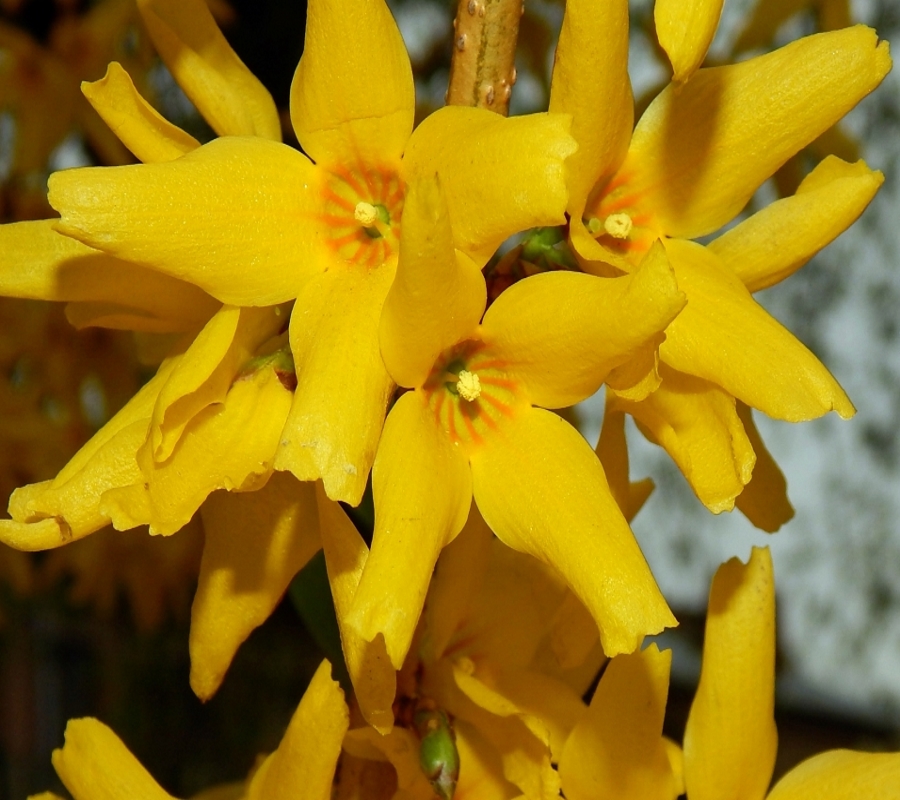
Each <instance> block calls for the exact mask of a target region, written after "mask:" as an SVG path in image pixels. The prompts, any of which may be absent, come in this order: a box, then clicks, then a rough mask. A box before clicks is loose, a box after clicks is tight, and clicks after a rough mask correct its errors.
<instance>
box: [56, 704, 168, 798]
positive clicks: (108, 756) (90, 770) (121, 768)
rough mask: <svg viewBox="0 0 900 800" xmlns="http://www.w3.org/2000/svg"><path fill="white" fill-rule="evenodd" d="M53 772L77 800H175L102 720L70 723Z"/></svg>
mask: <svg viewBox="0 0 900 800" xmlns="http://www.w3.org/2000/svg"><path fill="white" fill-rule="evenodd" d="M53 768H54V769H55V770H56V774H57V775H59V777H60V780H62V782H63V784H64V785H65V787H66V789H68V790H69V792H71V794H72V797H73V798H75V800H131V799H132V798H135V797H140V798H142V800H175V798H173V797H172V795H170V794H169V793H168V792H165V791H163V790H162V789H161V788H160V786H159V784H158V783H157V782H156V781H155V780H153V778H152V777H151V775H150V773H149V772H147V770H146V769H144V767H143V766H142V765H141V763H140V762H139V761H138V760H137V759H136V758H135V757H134V756H133V755H132V754H131V752H130V751H129V750H128V748H127V747H126V746H125V745H124V744H123V743H122V740H121V739H120V738H119V737H118V736H116V734H115V733H113V732H112V731H111V730H110V729H109V728H107V727H106V725H104V724H103V723H102V722H100V721H99V720H96V719H93V718H91V717H85V718H84V719H72V720H69V724H68V725H66V743H65V745H64V746H63V747H61V748H59V749H58V750H54V751H53Z"/></svg>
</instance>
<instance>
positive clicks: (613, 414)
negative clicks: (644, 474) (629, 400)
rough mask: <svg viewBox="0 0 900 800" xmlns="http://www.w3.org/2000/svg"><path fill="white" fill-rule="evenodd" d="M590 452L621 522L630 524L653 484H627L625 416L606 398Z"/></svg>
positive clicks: (628, 480)
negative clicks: (623, 519) (621, 519)
mask: <svg viewBox="0 0 900 800" xmlns="http://www.w3.org/2000/svg"><path fill="white" fill-rule="evenodd" d="M594 452H595V453H596V454H597V458H599V459H600V463H601V464H602V465H603V471H604V473H606V479H607V480H608V481H609V489H610V491H611V492H612V495H613V497H614V498H615V501H616V503H617V504H618V506H619V508H621V509H622V514H623V515H624V516H625V519H626V520H628V522H631V520H633V519H634V517H635V515H636V514H637V513H638V511H640V510H641V507H642V506H643V505H644V503H645V502H646V501H647V498H648V497H649V496H650V492H652V491H653V481H652V480H651V479H650V478H644V479H643V480H642V481H637V482H635V483H632V482H631V480H630V477H629V469H628V443H627V442H626V441H625V414H624V413H623V412H622V411H621V410H619V409H617V408H615V405H614V403H613V402H611V397H609V396H607V402H606V410H605V411H604V413H603V426H602V427H601V428H600V438H599V439H598V440H597V446H596V447H595V448H594Z"/></svg>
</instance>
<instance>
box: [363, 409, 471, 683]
mask: <svg viewBox="0 0 900 800" xmlns="http://www.w3.org/2000/svg"><path fill="white" fill-rule="evenodd" d="M372 490H373V493H374V496H375V532H374V534H373V536H372V550H371V553H370V554H369V559H368V561H367V562H366V567H365V570H364V571H363V576H362V580H361V581H360V583H359V589H358V591H357V593H356V597H355V598H354V601H353V609H352V611H351V613H350V620H349V621H350V624H351V625H353V626H354V627H355V628H356V629H357V630H358V631H359V634H360V635H361V636H362V637H363V638H364V639H366V640H369V641H371V640H372V639H374V638H375V636H376V635H377V634H378V633H383V634H384V638H385V641H386V642H387V650H388V653H389V654H390V657H391V663H392V664H393V665H394V668H395V669H400V667H401V666H402V664H403V659H404V658H406V653H407V651H408V650H409V646H410V642H411V641H412V635H413V631H414V630H415V627H416V623H417V622H418V620H419V615H420V613H421V611H422V605H423V604H424V602H425V594H426V592H427V591H428V582H429V581H430V579H431V572H432V570H433V569H434V564H435V562H436V561H437V558H438V554H439V553H440V552H441V548H443V547H444V545H446V544H448V543H449V542H450V541H451V540H452V539H453V537H455V536H456V535H457V534H458V533H459V532H460V530H461V529H462V527H463V524H464V523H465V521H466V515H467V513H468V511H469V505H470V503H471V502H472V478H471V474H470V471H469V466H468V464H467V463H466V459H465V456H464V455H463V453H462V451H461V450H460V449H459V448H458V447H456V446H455V445H454V444H453V443H452V442H451V441H450V439H449V438H448V437H447V435H446V434H445V433H444V431H443V430H442V429H441V428H440V427H439V426H438V425H437V424H436V423H435V420H434V417H433V415H432V414H431V412H430V410H429V409H428V406H427V405H426V403H425V402H424V401H423V399H422V398H421V397H420V396H419V394H418V392H407V393H406V394H404V395H403V396H402V397H401V398H400V399H399V400H398V401H397V403H396V404H395V405H394V407H393V409H391V413H390V414H389V415H388V418H387V421H386V422H385V425H384V433H383V434H382V437H381V444H380V445H379V448H378V455H377V457H376V459H375V466H374V468H373V471H372Z"/></svg>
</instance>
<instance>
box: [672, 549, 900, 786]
mask: <svg viewBox="0 0 900 800" xmlns="http://www.w3.org/2000/svg"><path fill="white" fill-rule="evenodd" d="M774 686H775V585H774V579H773V573H772V558H771V555H770V554H769V551H768V549H767V548H754V550H753V553H752V555H751V557H750V561H749V563H748V564H746V565H745V564H742V563H740V562H739V561H738V560H737V559H732V560H731V561H729V562H728V563H727V564H724V565H723V566H722V567H720V568H719V571H718V572H717V573H716V576H715V578H714V579H713V584H712V588H711V590H710V595H709V610H708V613H707V622H706V634H705V637H704V644H703V666H702V670H701V673H700V685H699V686H698V688H697V694H696V696H695V698H694V702H693V704H692V706H691V712H690V716H689V717H688V723H687V729H686V730H685V735H684V780H685V785H686V787H687V795H688V798H689V800H705V799H706V798H710V800H712V798H715V799H716V800H718V798H721V797H733V798H735V799H736V800H744V799H745V798H746V800H750V799H751V798H760V797H764V796H767V797H768V798H769V800H800V798H807V797H816V798H821V800H832V798H833V799H834V800H837V798H846V797H860V798H863V797H867V798H868V797H888V796H891V795H892V794H893V793H895V792H896V787H897V786H898V782H900V754H895V753H890V754H888V753H855V752H851V751H847V750H832V751H829V752H826V753H821V754H819V755H817V756H814V757H812V758H810V759H808V760H807V761H805V762H803V763H802V764H800V765H799V766H798V767H796V768H794V769H793V770H791V771H790V772H789V773H788V774H787V775H785V776H784V777H783V778H781V780H780V781H778V783H776V784H775V786H774V787H773V788H772V789H771V791H770V792H769V793H768V795H766V790H767V789H768V787H769V782H770V781H771V779H772V770H773V768H774V765H775V752H776V749H777V732H776V729H775V719H774V716H773V707H774Z"/></svg>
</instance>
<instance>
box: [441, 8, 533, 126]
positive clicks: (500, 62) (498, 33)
mask: <svg viewBox="0 0 900 800" xmlns="http://www.w3.org/2000/svg"><path fill="white" fill-rule="evenodd" d="M524 10H525V5H524V2H523V0H459V6H458V8H457V12H456V19H455V20H454V21H453V31H454V36H453V58H452V60H451V63H450V87H449V89H448V90H447V105H451V106H475V107H476V108H486V109H488V110H489V111H495V112H497V113H498V114H502V115H503V116H506V115H507V114H508V113H509V98H510V95H511V94H512V87H513V84H514V83H515V82H516V67H515V60H516V42H517V40H518V38H519V20H520V18H521V17H522V14H523V12H524Z"/></svg>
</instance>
